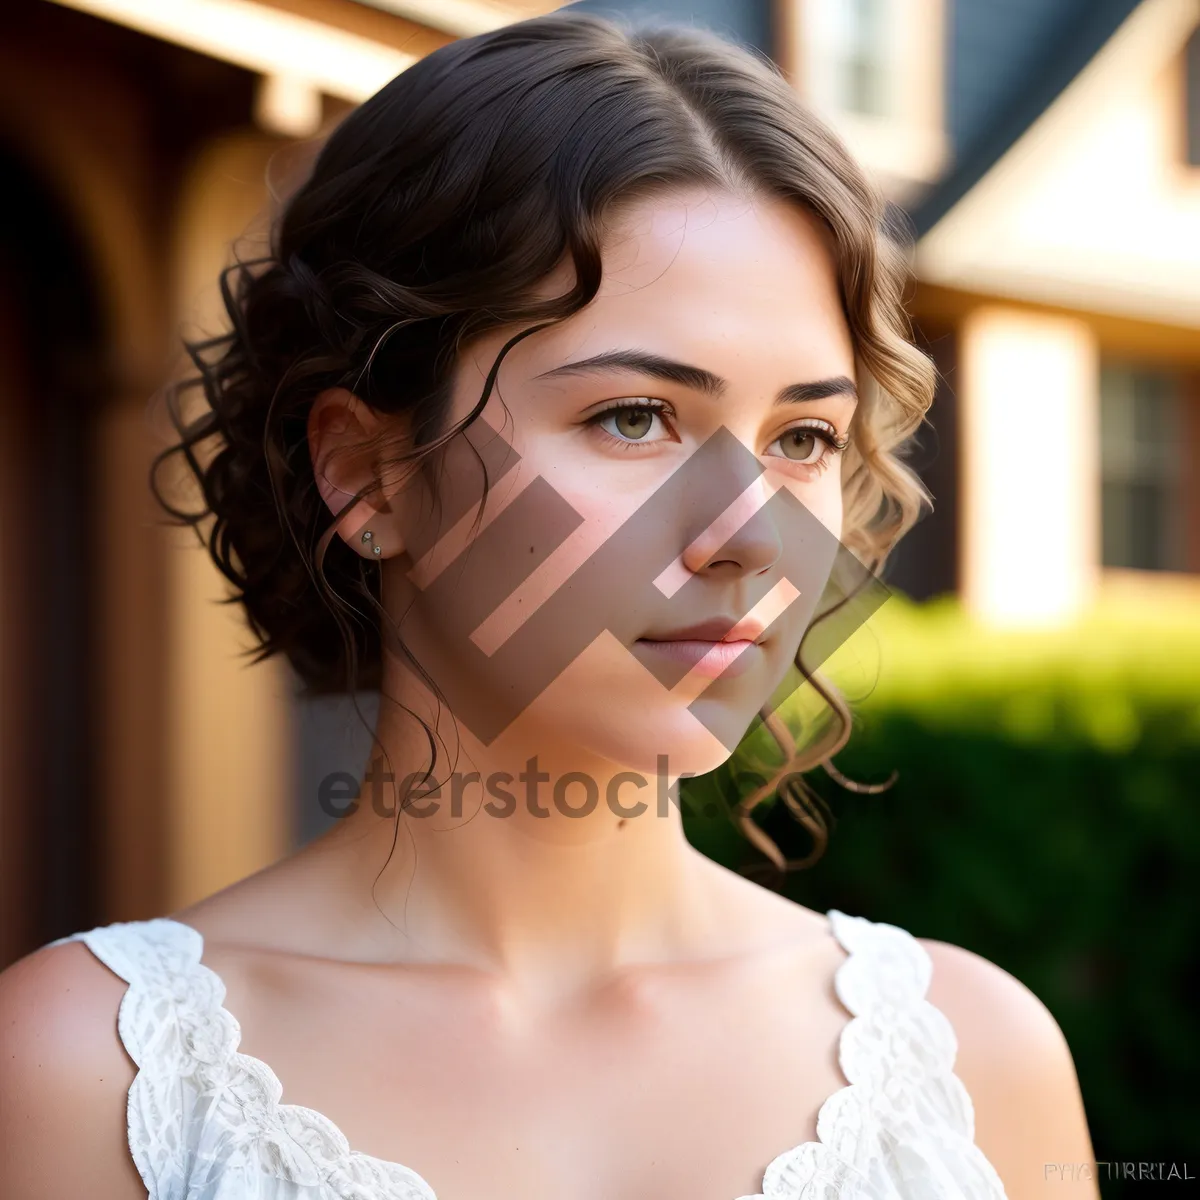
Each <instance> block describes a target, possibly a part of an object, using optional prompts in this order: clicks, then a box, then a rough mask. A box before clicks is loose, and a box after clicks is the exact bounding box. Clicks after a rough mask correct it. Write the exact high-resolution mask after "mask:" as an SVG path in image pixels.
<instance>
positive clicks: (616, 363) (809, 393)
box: [537, 350, 858, 404]
mask: <svg viewBox="0 0 1200 1200" xmlns="http://www.w3.org/2000/svg"><path fill="white" fill-rule="evenodd" d="M612 370H625V371H636V372H638V373H639V374H641V375H650V376H652V377H653V378H655V379H663V380H666V382H668V383H678V384H681V385H682V386H684V387H689V388H692V389H693V390H694V391H697V392H703V393H704V394H705V395H708V396H712V397H714V398H716V397H719V396H721V395H723V394H724V392H725V390H726V389H727V388H728V386H729V384H728V382H727V381H726V380H724V379H722V378H721V377H720V376H719V375H714V374H713V373H712V371H707V370H705V369H704V368H703V367H693V366H690V365H689V364H688V363H681V362H676V361H675V360H674V359H670V358H663V357H662V356H661V355H658V354H650V353H649V352H647V351H645V350H606V351H605V352H604V353H603V354H595V355H593V356H592V357H591V358H582V359H579V360H578V361H577V362H569V363H563V365H562V366H561V367H554V368H552V369H551V370H549V371H543V372H542V373H541V374H540V375H538V376H537V378H538V379H552V378H554V377H555V376H558V375H588V374H592V373H599V372H602V371H612ZM827 396H852V397H854V398H855V399H857V398H858V389H857V388H856V387H855V386H854V381H853V380H852V379H849V378H848V377H847V376H845V375H835V376H834V377H833V378H831V379H816V380H812V381H811V382H808V383H791V384H788V386H787V387H785V388H783V389H782V390H781V391H780V392H779V395H777V396H776V397H775V403H776V404H797V403H804V402H805V401H808V400H823V399H825V398H826V397H827Z"/></svg>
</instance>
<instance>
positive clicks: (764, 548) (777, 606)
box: [384, 190, 856, 777]
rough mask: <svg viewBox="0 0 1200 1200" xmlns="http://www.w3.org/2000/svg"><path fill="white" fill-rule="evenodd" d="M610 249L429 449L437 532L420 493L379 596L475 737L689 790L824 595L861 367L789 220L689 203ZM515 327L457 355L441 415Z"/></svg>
mask: <svg viewBox="0 0 1200 1200" xmlns="http://www.w3.org/2000/svg"><path fill="white" fill-rule="evenodd" d="M609 230H610V235H609V236H608V238H607V241H606V243H605V246H604V249H603V267H604V277H603V284H602V286H601V289H600V292H599V294H598V296H597V297H596V299H595V300H594V301H593V302H592V303H591V304H589V305H588V306H587V307H586V308H585V309H583V310H582V311H581V312H579V313H577V314H576V315H574V316H573V317H571V318H569V319H568V320H566V321H563V322H561V323H560V324H557V325H554V326H551V327H548V328H546V329H543V330H541V331H539V332H537V333H535V334H532V335H531V336H529V337H527V338H524V339H523V340H521V341H519V342H518V343H517V344H516V345H515V346H514V347H513V348H512V349H511V350H510V351H509V353H508V354H507V355H506V357H505V358H504V361H503V363H502V365H501V368H500V371H499V374H498V376H497V380H496V386H495V387H494V389H493V391H492V394H491V397H490V399H489V401H488V404H487V406H486V408H485V409H484V411H483V413H482V422H483V424H479V423H476V424H474V425H472V426H471V427H470V428H469V429H468V431H467V433H466V434H465V435H460V437H459V438H457V439H455V442H454V443H452V444H451V447H450V449H449V451H448V452H447V453H446V454H445V456H444V459H443V461H442V464H441V467H442V469H441V474H440V476H439V479H440V482H439V484H438V485H437V488H438V497H439V499H440V501H441V503H442V512H441V515H440V516H439V517H438V518H436V519H435V520H433V521H432V522H431V517H430V513H431V507H430V504H429V499H430V498H429V496H428V494H427V489H428V488H429V487H430V486H431V485H430V484H428V483H426V482H420V483H417V484H414V485H411V486H410V488H409V489H408V490H406V491H405V493H404V494H403V496H402V497H401V498H400V499H401V503H400V505H399V506H398V507H397V512H398V513H399V514H400V516H399V519H400V520H401V521H402V523H403V526H404V530H405V533H404V538H403V541H404V545H405V550H406V553H405V554H404V555H402V556H400V557H399V558H398V559H397V560H396V561H394V562H389V563H387V564H385V566H386V570H387V572H388V573H387V574H386V575H385V584H384V594H385V600H386V602H387V604H388V608H389V610H390V611H391V612H392V614H393V616H394V617H396V618H397V619H400V618H401V617H402V621H401V624H400V632H401V635H402V638H403V641H404V644H405V645H406V646H407V647H409V648H410V649H411V650H412V651H413V652H414V653H415V655H416V657H417V659H418V660H419V661H420V662H421V663H422V665H423V666H424V667H425V668H426V669H427V670H428V671H429V672H430V674H431V676H432V677H433V678H434V680H435V681H437V682H438V684H439V685H440V686H441V688H442V690H443V692H444V694H445V696H446V698H447V700H448V701H449V703H450V707H451V709H452V710H453V711H454V712H455V715H456V717H457V718H458V721H459V724H460V725H461V726H465V729H464V737H465V738H466V739H467V741H468V742H471V741H474V743H475V744H476V745H477V746H478V745H484V746H492V747H494V748H495V749H496V750H501V749H503V748H507V749H508V750H510V751H512V752H513V753H518V754H521V755H523V756H525V755H528V754H537V755H538V756H539V758H540V759H541V760H542V761H543V762H544V761H547V760H551V759H553V760H560V761H561V760H562V759H563V758H564V757H566V758H568V759H571V760H572V761H578V762H580V763H585V762H589V761H591V762H595V761H597V760H598V761H599V762H604V763H608V764H614V765H616V766H618V767H621V768H628V769H631V770H634V771H640V772H642V773H644V774H645V773H652V772H654V771H656V770H661V768H662V767H663V765H664V764H663V762H662V760H661V758H660V756H662V755H666V756H667V758H668V766H667V771H668V773H669V774H670V776H671V777H674V776H676V775H677V774H679V773H681V772H691V773H703V772H705V771H709V770H712V769H713V768H715V767H716V766H718V765H719V764H720V763H721V762H723V761H724V760H725V759H726V758H727V757H728V755H729V754H730V752H731V751H732V749H733V748H734V747H735V746H736V744H737V742H738V741H739V740H740V738H741V737H742V736H743V734H744V732H745V730H746V729H747V727H748V726H749V724H750V723H751V721H752V720H753V718H754V716H755V714H756V713H757V712H758V710H759V709H760V708H761V707H762V706H763V705H764V704H765V703H766V702H767V700H768V699H769V698H770V697H771V696H772V694H773V693H774V692H775V690H776V688H777V686H778V685H779V684H780V682H781V681H782V680H783V679H784V676H785V675H786V674H787V672H788V670H789V667H790V666H791V663H792V661H793V659H794V656H795V652H796V648H797V646H798V645H799V642H800V639H801V636H802V635H803V633H804V630H805V628H806V627H807V625H808V622H809V621H810V619H811V617H812V614H813V612H814V609H815V607H816V604H817V602H818V600H819V598H820V594H821V590H822V588H823V586H824V584H825V581H826V579H827V578H828V573H829V570H830V567H831V565H832V561H833V554H834V552H835V551H836V548H837V537H838V536H839V534H840V531H841V521H842V490H841V489H842V472H841V454H840V452H839V451H838V450H837V449H836V448H835V447H834V446H833V445H831V444H830V443H831V442H833V441H835V440H836V441H839V442H840V441H843V440H844V439H845V438H846V435H847V433H848V431H849V428H850V421H851V417H852V415H853V413H854V407H855V402H856V397H855V392H854V382H853V381H854V378H855V367H854V353H853V347H852V343H851V338H850V334H849V331H848V329H847V326H846V322H845V319H844V316H843V313H842V307H841V303H840V300H839V293H838V287H837V283H836V280H835V275H834V266H833V261H832V257H831V255H830V252H829V250H828V248H827V245H826V241H825V238H824V237H823V236H822V232H821V227H820V226H819V224H818V222H817V221H816V219H815V218H813V217H811V216H810V215H808V214H807V213H806V212H804V211H802V210H800V209H798V208H797V207H795V206H792V205H789V204H786V203H783V202H781V201H777V200H774V199H766V198H761V197H755V198H750V199H747V198H744V197H734V196H732V195H728V194H725V193H719V192H708V191H704V190H697V191H692V192H682V193H676V194H673V195H660V196H658V197H656V198H652V199H647V200H643V201H640V202H638V203H636V204H633V205H629V206H627V207H626V208H624V209H623V210H622V211H621V212H620V214H619V216H616V217H613V218H611V219H610V222H609ZM572 278H573V275H572V270H571V269H570V268H569V267H567V266H564V268H563V269H562V271H561V272H560V273H559V274H557V275H556V276H555V277H553V278H551V279H548V280H547V281H546V282H545V294H546V295H554V294H560V293H561V292H562V291H564V290H565V289H566V288H567V287H568V286H569V284H570V283H571V281H572ZM515 332H518V330H506V331H503V332H497V333H495V334H492V335H489V336H488V337H486V338H483V339H481V340H479V341H478V342H476V343H474V344H472V345H471V346H470V347H469V348H468V349H467V350H466V351H464V353H463V354H462V356H461V358H460V361H459V363H458V365H457V373H456V377H455V380H454V393H453V411H452V418H453V419H455V420H458V419H461V418H462V417H464V416H466V415H467V414H468V413H469V412H470V411H471V410H472V409H473V408H474V406H475V405H476V403H477V402H478V400H479V397H480V395H481V394H482V392H483V388H484V384H485V380H486V378H487V376H488V373H489V371H490V370H491V368H492V365H493V363H494V361H495V359H496V356H497V354H498V353H499V351H500V349H501V348H502V346H503V345H504V344H505V343H506V342H507V341H508V340H509V339H510V338H511V337H512V336H513V334H514V333H515ZM464 438H465V439H466V440H464ZM501 438H502V439H503V440H500V439H501ZM468 443H469V445H468ZM508 446H511V452H510V451H508V449H507V447H508ZM477 450H478V451H479V452H480V453H481V454H483V455H484V456H485V457H487V458H488V460H489V462H490V463H491V464H492V465H491V467H490V470H489V479H490V490H489V492H488V495H487V499H486V502H485V503H484V506H483V511H482V519H481V520H478V521H477V518H478V516H479V509H478V505H477V503H476V502H477V500H478V498H479V496H480V495H481V486H480V485H481V479H482V476H481V474H480V471H479V468H478V460H477V459H476V457H475V451H477ZM505 456H507V457H506V463H507V464H508V469H507V470H504V469H503V468H499V469H498V468H497V465H496V464H497V461H498V458H504V457H505ZM464 496H465V497H467V498H468V499H467V501H466V502H464V499H463V498H464ZM797 502H798V503H797ZM704 624H708V625H711V626H712V627H711V628H708V629H701V630H699V631H698V632H695V631H694V632H693V633H692V636H691V637H690V638H689V637H686V636H684V635H686V634H687V633H688V632H689V628H690V627H692V626H696V625H704ZM726 631H728V635H729V636H730V638H731V640H730V641H729V642H728V643H727V644H725V645H716V646H714V645H713V643H717V642H720V639H721V638H722V637H723V635H725V634H726ZM697 642H699V643H701V644H700V645H697V644H696V643H697ZM731 663H732V665H730V664H731ZM521 761H524V758H523V757H522V759H521Z"/></svg>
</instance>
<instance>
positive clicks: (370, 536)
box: [362, 529, 383, 554]
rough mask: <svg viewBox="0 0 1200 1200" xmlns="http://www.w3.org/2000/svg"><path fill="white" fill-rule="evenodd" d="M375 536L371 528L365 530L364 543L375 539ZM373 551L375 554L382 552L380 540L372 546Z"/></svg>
mask: <svg viewBox="0 0 1200 1200" xmlns="http://www.w3.org/2000/svg"><path fill="white" fill-rule="evenodd" d="M374 538H375V535H374V534H373V533H372V532H371V531H370V530H369V529H364V530H363V535H362V540H363V542H364V543H366V542H370V541H373V540H374ZM371 552H372V553H373V554H382V553H383V547H382V546H381V545H380V544H379V543H378V542H375V545H374V546H372V547H371Z"/></svg>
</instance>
